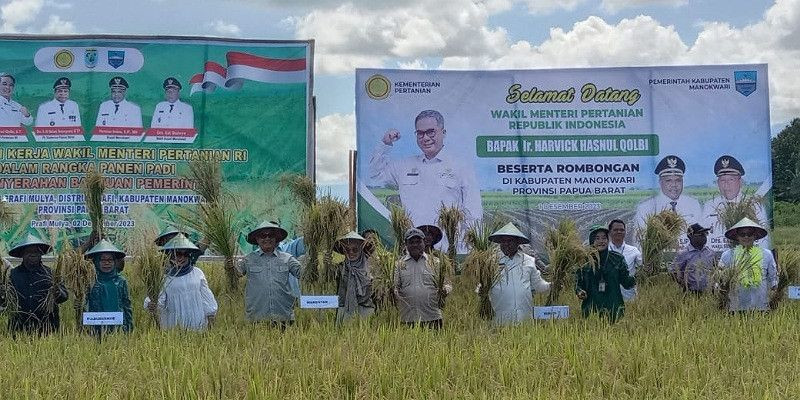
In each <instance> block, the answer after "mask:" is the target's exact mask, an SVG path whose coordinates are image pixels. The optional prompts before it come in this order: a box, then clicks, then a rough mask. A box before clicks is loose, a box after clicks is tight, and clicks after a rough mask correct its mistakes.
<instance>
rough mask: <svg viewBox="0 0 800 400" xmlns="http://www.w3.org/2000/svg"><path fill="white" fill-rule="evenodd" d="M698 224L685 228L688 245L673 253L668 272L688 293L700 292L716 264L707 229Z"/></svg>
mask: <svg viewBox="0 0 800 400" xmlns="http://www.w3.org/2000/svg"><path fill="white" fill-rule="evenodd" d="M709 230H711V229H710V228H704V227H703V226H702V225H700V224H697V223H695V224H692V225H690V226H689V228H688V229H687V230H686V237H688V238H689V247H688V248H686V250H683V251H681V252H679V253H678V254H676V255H675V259H674V260H673V261H672V264H670V266H669V273H670V274H671V275H672V278H673V279H675V282H678V284H679V285H681V288H682V289H683V290H684V291H686V292H689V293H693V294H702V293H703V292H705V291H706V289H708V284H709V282H711V272H712V270H713V269H714V267H715V266H716V265H717V256H716V253H715V252H714V251H713V250H711V249H710V248H709V247H708V246H706V243H707V242H708V231H709Z"/></svg>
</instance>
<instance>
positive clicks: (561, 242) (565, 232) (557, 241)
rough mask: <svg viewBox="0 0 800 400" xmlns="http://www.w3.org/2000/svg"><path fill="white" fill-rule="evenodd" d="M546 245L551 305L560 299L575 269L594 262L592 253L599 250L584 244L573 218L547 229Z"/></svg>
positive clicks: (548, 301)
mask: <svg viewBox="0 0 800 400" xmlns="http://www.w3.org/2000/svg"><path fill="white" fill-rule="evenodd" d="M544 247H545V250H546V251H547V255H548V258H549V260H550V265H549V267H548V269H547V273H548V280H549V281H550V282H551V285H550V293H549V294H548V296H547V302H546V305H548V306H550V305H553V303H555V302H556V301H558V299H559V295H560V294H561V291H562V290H563V289H564V288H565V287H566V285H567V281H568V279H569V278H570V277H571V276H572V274H573V273H574V271H575V270H576V269H578V268H580V267H581V266H583V265H585V264H587V263H593V262H594V260H595V258H594V257H593V256H592V255H593V254H594V253H596V252H597V250H596V249H594V248H593V247H591V246H586V245H584V244H583V240H581V238H580V234H579V233H578V227H577V225H576V224H575V221H573V220H571V219H562V220H561V221H559V223H558V225H557V226H555V227H550V228H548V229H547V231H545V234H544Z"/></svg>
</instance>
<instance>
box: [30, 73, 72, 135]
mask: <svg viewBox="0 0 800 400" xmlns="http://www.w3.org/2000/svg"><path fill="white" fill-rule="evenodd" d="M71 89H72V81H70V80H69V78H67V77H61V78H58V79H56V81H55V83H53V94H54V98H53V100H50V101H48V102H46V103H42V104H41V105H39V109H38V110H36V125H35V126H41V127H48V126H64V127H77V126H81V113H80V111H79V110H78V103H76V102H74V101H72V100H70V99H69V92H70V90H71Z"/></svg>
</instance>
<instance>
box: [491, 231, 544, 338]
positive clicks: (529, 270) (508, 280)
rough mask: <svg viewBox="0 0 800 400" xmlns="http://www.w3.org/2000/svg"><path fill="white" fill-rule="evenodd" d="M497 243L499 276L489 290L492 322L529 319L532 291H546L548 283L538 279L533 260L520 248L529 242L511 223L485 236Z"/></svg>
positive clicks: (512, 322)
mask: <svg viewBox="0 0 800 400" xmlns="http://www.w3.org/2000/svg"><path fill="white" fill-rule="evenodd" d="M489 240H491V241H492V242H495V243H497V244H499V245H500V255H499V261H500V268H499V270H498V274H499V276H498V277H497V279H495V283H494V286H492V289H491V290H490V291H489V299H490V301H491V303H492V308H493V309H494V322H495V323H498V324H514V323H520V322H523V321H527V320H529V319H532V318H533V295H534V293H540V292H547V291H549V290H550V282H547V281H546V280H544V278H542V274H541V272H539V269H537V268H536V260H535V259H534V258H533V257H531V256H529V255H527V254H525V253H523V252H522V251H520V246H521V245H523V244H528V243H530V242H531V241H530V240H529V239H528V238H527V237H526V236H525V235H524V234H523V233H522V232H520V230H519V229H517V227H516V226H514V224H512V223H510V222H509V223H508V224H507V225H506V226H504V227H502V228H500V229H499V230H498V231H497V232H494V233H492V234H491V235H489Z"/></svg>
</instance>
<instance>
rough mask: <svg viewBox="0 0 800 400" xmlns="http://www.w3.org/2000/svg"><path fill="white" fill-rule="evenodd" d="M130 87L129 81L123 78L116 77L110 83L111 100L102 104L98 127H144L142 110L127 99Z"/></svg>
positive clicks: (99, 111)
mask: <svg viewBox="0 0 800 400" xmlns="http://www.w3.org/2000/svg"><path fill="white" fill-rule="evenodd" d="M128 87H129V86H128V81H126V80H125V78H123V77H121V76H115V77H113V78H111V80H110V81H108V88H109V90H110V92H111V99H110V100H106V101H104V102H102V103H100V109H99V110H98V111H97V121H96V122H95V126H96V127H103V126H108V127H124V128H141V127H142V110H141V109H140V108H139V106H138V105H136V104H135V103H132V102H130V101H128V100H126V99H125V95H126V94H127V92H128Z"/></svg>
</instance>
